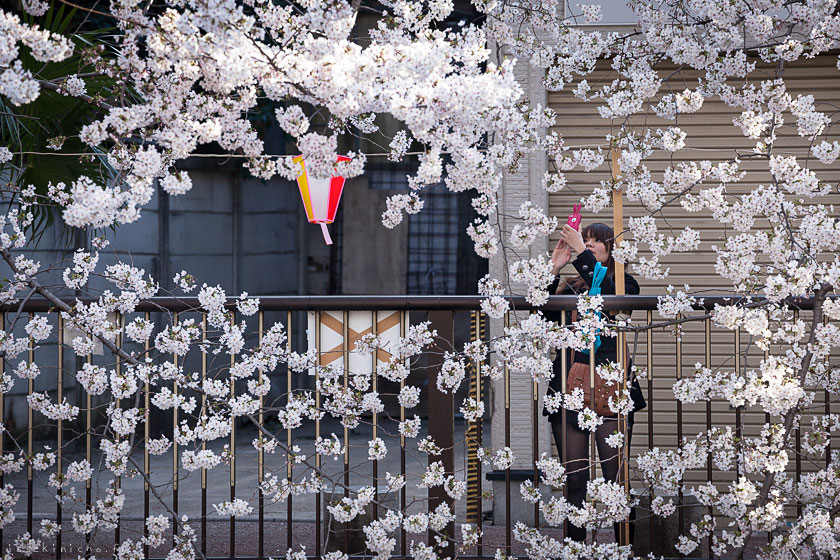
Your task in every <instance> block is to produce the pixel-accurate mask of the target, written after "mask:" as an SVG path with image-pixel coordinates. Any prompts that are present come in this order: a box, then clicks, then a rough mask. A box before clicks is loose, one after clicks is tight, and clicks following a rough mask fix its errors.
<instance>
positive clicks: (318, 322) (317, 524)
mask: <svg viewBox="0 0 840 560" xmlns="http://www.w3.org/2000/svg"><path fill="white" fill-rule="evenodd" d="M315 355H316V356H318V365H319V366H320V365H321V363H322V357H321V312H320V311H316V312H315ZM319 381H320V375H319V374H318V371H317V369H316V371H315V410H318V411H320V410H321V389H320V387H319ZM320 436H321V418H320V415H318V416H316V417H315V439H316V440H317V439H318V438H319V437H320ZM289 449H290V450H291V447H289ZM289 460H290V461H291V458H289ZM315 468H316V470H317V471H318V472H321V454H320V453H317V452H316V453H315ZM315 556H318V557H320V556H321V492H318V493H317V494H315Z"/></svg>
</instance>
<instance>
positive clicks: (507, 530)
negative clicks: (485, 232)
mask: <svg viewBox="0 0 840 560" xmlns="http://www.w3.org/2000/svg"><path fill="white" fill-rule="evenodd" d="M509 326H510V312H505V329H507V327H509ZM505 447H510V368H509V367H508V365H507V363H505ZM510 515H511V512H510V466H508V468H506V469H505V555H506V556H510V555H511V550H512V549H511V527H512V523H511V518H510Z"/></svg>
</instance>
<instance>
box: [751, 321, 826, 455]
mask: <svg viewBox="0 0 840 560" xmlns="http://www.w3.org/2000/svg"><path fill="white" fill-rule="evenodd" d="M822 323H823V326H826V325H828V316H827V315H825V314H824V313H823V317H822ZM766 354H767V352H766V351H765V355H766ZM828 358H829V362H830V361H831V350H829V355H828ZM765 359H766V357H765ZM824 398H825V412H824V414H825V415H826V417H828V416H830V415H831V393H829V392H828V389H826V390H825V392H824ZM829 467H831V430H829V431H828V445H827V446H826V448H825V468H829Z"/></svg>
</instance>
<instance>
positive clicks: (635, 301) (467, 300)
mask: <svg viewBox="0 0 840 560" xmlns="http://www.w3.org/2000/svg"><path fill="white" fill-rule="evenodd" d="M250 297H258V298H260V309H261V310H262V311H332V310H345V309H346V310H348V311H377V310H393V309H402V310H424V311H425V310H447V311H471V310H476V309H478V308H479V307H480V306H481V301H482V300H483V299H485V298H484V297H483V296H479V295H460V296H417V295H334V296H260V295H251V296H250ZM602 297H603V298H604V307H603V308H604V309H605V310H607V311H612V310H616V309H624V310H634V311H646V310H652V309H656V307H657V301H658V298H659V296H651V295H632V296H614V295H607V296H602ZM829 297H833V296H829ZM60 299H61V300H62V301H63V302H65V303H67V304H68V305H70V306H72V305H74V304H75V302H76V301H77V300H76V298H60ZM238 299H239V298H238V297H228V298H227V303H226V304H225V306H226V307H229V308H231V307H235V305H236V301H237V300H238ZM506 299H508V300H510V303H511V308H512V309H519V310H532V309H536V310H544V311H559V310H563V309H575V308H576V307H577V296H573V295H563V296H550V297H549V298H548V303H546V304H545V305H543V306H540V307H535V306H533V305H531V304H530V303H528V302H527V301H526V300H525V298H524V297H522V296H513V297H508V298H506ZM698 299H699V300H702V303H698V304H696V305H695V306H694V309H696V310H711V309H714V307H715V305H732V304H734V303H741V304H745V303H752V304H754V305H759V304H761V303H762V302H764V301H766V299H767V298H765V297H763V296H746V295H711V296H702V297H700V298H698ZM78 301H81V302H82V303H90V302H94V301H97V299H96V298H90V297H85V298H78ZM785 302H786V303H787V304H788V305H789V306H791V307H793V308H796V309H803V310H808V309H813V306H814V298H800V297H796V298H787V299H786V300H785ZM19 309H20V304H19V303H16V304H2V305H0V311H4V312H7V313H8V312H15V311H18V310H19ZM198 309H199V302H198V298H197V297H194V296H190V297H184V298H175V297H153V298H149V299H146V300H143V301H142V302H140V303H139V304H138V306H137V311H178V312H184V311H197V310H198ZM23 310H24V311H54V310H55V307H54V306H53V305H52V303H50V302H49V301H47V300H46V299H43V298H36V297H33V298H32V299H30V300H29V301H27V302H26V303H25V304H24V306H23Z"/></svg>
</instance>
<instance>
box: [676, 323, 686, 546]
mask: <svg viewBox="0 0 840 560" xmlns="http://www.w3.org/2000/svg"><path fill="white" fill-rule="evenodd" d="M677 319H678V320H679V319H682V314H681V313H678V314H677ZM677 329H679V330H678V331H677V333H678V334H677V340H676V344H677V364H676V365H677V381H679V380H680V379H682V362H683V360H682V325H679V324H678V325H677ZM682 423H683V409H682V401H680V400H679V399H678V400H677V449H679V447H680V444H681V443H682V438H683V432H682V428H683V425H682ZM677 503H678V504H679V506H678V509H679V523H680V534H681V535H682V534H684V532H685V512H684V511H683V509H684V508H683V507H682V506H683V485H682V483H681V484H680V486H679V488H678V489H677Z"/></svg>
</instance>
